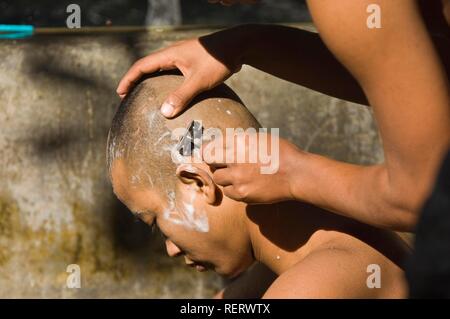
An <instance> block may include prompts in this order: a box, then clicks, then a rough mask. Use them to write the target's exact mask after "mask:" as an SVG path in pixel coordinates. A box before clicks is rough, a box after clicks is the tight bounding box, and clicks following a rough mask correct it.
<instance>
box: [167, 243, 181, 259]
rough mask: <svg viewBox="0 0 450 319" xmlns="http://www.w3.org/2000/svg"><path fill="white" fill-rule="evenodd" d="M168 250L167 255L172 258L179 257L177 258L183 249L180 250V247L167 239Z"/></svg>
mask: <svg viewBox="0 0 450 319" xmlns="http://www.w3.org/2000/svg"><path fill="white" fill-rule="evenodd" d="M166 250H167V254H168V255H169V256H170V257H177V256H179V255H181V249H180V248H178V246H177V245H175V244H174V243H173V242H172V241H170V240H169V239H166Z"/></svg>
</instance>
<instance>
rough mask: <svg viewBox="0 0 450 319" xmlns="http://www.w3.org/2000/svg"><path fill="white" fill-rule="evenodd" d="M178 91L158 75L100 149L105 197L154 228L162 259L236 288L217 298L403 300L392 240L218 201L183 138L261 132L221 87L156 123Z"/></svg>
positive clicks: (313, 214) (397, 245) (295, 212)
mask: <svg viewBox="0 0 450 319" xmlns="http://www.w3.org/2000/svg"><path fill="white" fill-rule="evenodd" d="M183 81H184V78H183V76H180V75H173V74H161V75H158V76H152V77H149V78H147V79H145V80H144V81H142V82H141V83H140V84H138V85H137V86H135V87H134V89H133V90H132V91H131V93H130V94H128V95H127V97H126V98H125V99H124V100H123V101H122V103H121V105H120V106H119V109H118V111H117V113H116V115H115V116H114V119H113V122H112V126H111V129H110V131H109V135H108V143H107V162H108V171H109V176H110V180H111V183H112V186H113V190H114V193H115V194H116V196H117V197H118V198H119V199H120V200H121V201H122V202H123V203H124V204H125V205H126V206H127V207H128V208H129V209H130V210H131V211H132V212H133V213H134V214H135V215H136V216H138V217H139V218H140V219H141V220H142V221H144V222H145V223H146V224H148V225H149V226H157V227H158V228H159V230H160V231H161V232H162V233H163V234H164V236H165V238H166V240H165V244H166V249H167V253H168V255H169V256H172V257H177V256H180V257H182V258H184V260H185V262H186V264H187V265H188V266H191V267H194V268H196V269H197V270H198V271H205V270H208V269H209V270H213V271H215V272H217V273H218V274H220V275H223V276H226V277H230V278H235V280H234V281H233V282H232V283H231V284H230V286H229V287H228V288H225V290H223V291H221V292H220V293H219V294H218V296H217V297H223V298H227V297H233V298H245V297H251V298H255V297H263V298H401V297H404V296H405V294H406V291H405V285H404V278H403V269H402V267H403V261H404V259H405V257H406V256H407V255H408V252H409V248H408V246H407V245H406V244H405V243H404V242H403V241H402V240H401V239H400V238H399V237H398V236H397V235H396V234H395V233H393V232H391V231H388V230H383V229H379V228H375V227H373V226H370V225H366V224H362V223H361V222H358V221H356V220H354V219H350V218H347V217H344V216H340V215H337V214H334V213H331V212H329V211H327V210H324V209H321V208H319V207H316V206H312V205H310V204H307V203H301V202H298V201H289V200H287V201H282V202H276V203H270V204H264V205H256V204H253V205H249V204H246V203H244V202H242V201H237V200H234V199H232V198H230V197H228V196H226V194H225V193H224V187H223V186H221V185H219V184H217V183H216V182H215V181H214V174H215V172H216V171H217V169H216V168H215V167H214V166H211V165H208V164H207V163H205V162H204V161H203V160H202V158H203V157H202V156H200V157H196V153H195V152H193V151H191V152H183V151H182V147H180V145H181V146H183V141H184V139H185V138H186V133H185V132H186V130H184V132H183V129H189V128H193V127H194V128H196V129H199V128H200V126H195V125H194V126H193V125H192V123H201V129H202V130H203V131H204V132H206V131H207V130H209V129H211V128H213V129H215V130H218V131H221V132H224V131H225V130H226V128H242V129H244V130H245V129H248V128H255V129H257V128H259V127H260V125H259V124H258V122H257V120H256V119H255V118H254V117H253V116H252V114H251V113H250V112H249V111H248V110H247V109H246V107H245V106H244V105H243V103H242V102H241V101H240V99H239V98H238V97H237V95H236V94H235V93H234V92H233V91H232V90H231V89H230V88H228V87H227V86H226V85H224V84H221V85H219V86H217V87H216V88H214V89H212V90H210V91H208V92H204V93H202V94H200V95H199V96H198V97H197V98H196V99H195V100H193V101H192V103H191V104H190V106H189V108H187V109H185V110H184V112H182V113H181V114H180V115H179V116H178V117H176V118H174V119H170V120H169V119H167V118H165V117H164V116H163V115H162V114H161V112H160V111H159V108H160V105H161V103H162V102H163V101H164V99H165V98H166V97H167V95H168V94H169V93H170V92H172V91H173V90H175V89H176V88H177V87H179V86H180V85H182V83H183ZM187 131H189V130H187ZM202 138H203V137H202ZM180 143H181V144H180ZM282 143H286V144H285V145H283V147H284V148H285V149H291V150H292V151H295V150H296V146H294V145H292V144H290V143H288V142H286V141H282ZM194 146H195V145H194ZM194 150H195V147H194ZM200 154H202V152H200ZM194 157H195V158H194ZM280 161H283V158H281V159H280ZM249 165H250V164H249ZM268 176H270V175H268ZM268 184H269V185H268V187H269V188H270V189H272V190H274V189H276V187H277V185H276V182H268Z"/></svg>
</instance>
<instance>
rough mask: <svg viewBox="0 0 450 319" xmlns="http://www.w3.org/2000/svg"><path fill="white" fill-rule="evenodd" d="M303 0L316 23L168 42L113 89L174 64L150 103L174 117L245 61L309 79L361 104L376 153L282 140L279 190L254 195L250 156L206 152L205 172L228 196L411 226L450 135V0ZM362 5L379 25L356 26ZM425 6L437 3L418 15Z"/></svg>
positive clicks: (259, 180) (258, 179)
mask: <svg viewBox="0 0 450 319" xmlns="http://www.w3.org/2000/svg"><path fill="white" fill-rule="evenodd" d="M215 2H217V1H215ZM219 2H222V3H224V4H232V3H234V2H237V1H226V0H224V1H219ZM307 3H308V7H309V10H310V13H311V16H312V18H313V21H314V24H315V26H316V28H317V30H318V32H319V33H318V34H317V33H312V32H308V31H305V30H300V29H296V28H290V27H283V26H275V25H250V26H242V27H239V26H238V27H235V28H231V29H227V30H222V31H219V32H216V33H213V34H210V35H207V36H203V37H200V38H198V39H190V40H185V41H181V42H177V43H174V44H172V45H170V46H169V47H167V48H163V49H160V50H158V51H156V52H153V53H152V54H150V55H148V56H146V57H144V58H142V59H140V60H138V61H137V62H136V63H135V64H134V65H133V66H132V67H131V68H130V69H129V71H128V72H127V73H126V74H125V75H124V77H123V78H122V80H121V81H120V83H119V86H118V88H117V93H118V94H119V96H121V97H124V96H125V95H126V94H127V93H128V92H129V90H130V89H131V88H132V87H133V85H134V83H135V82H136V81H137V80H138V79H139V78H140V77H141V76H142V75H144V74H147V73H152V72H155V71H158V70H160V69H175V68H177V69H179V70H180V71H181V72H182V73H183V75H184V77H185V81H184V82H183V83H182V85H180V86H179V87H178V88H177V89H175V90H173V91H172V92H170V94H168V95H167V97H166V99H165V102H164V103H162V106H161V112H162V113H163V114H164V115H165V116H166V117H168V118H174V117H177V116H178V115H179V114H180V112H182V110H183V109H184V108H185V107H186V105H187V104H188V103H189V101H191V100H192V98H193V97H194V96H196V95H198V94H199V93H200V92H203V91H205V90H208V89H210V88H212V87H215V86H217V85H219V84H220V83H222V82H223V81H225V80H226V79H228V78H229V77H230V76H232V75H233V74H234V73H236V72H238V71H239V70H240V68H241V66H242V65H244V64H247V65H251V66H253V67H255V68H257V69H259V70H262V71H264V72H267V73H269V74H272V75H274V76H277V77H279V78H282V79H284V80H287V81H290V82H293V83H297V84H299V85H302V86H304V87H307V88H310V89H312V90H315V91H318V92H321V93H324V94H327V95H331V96H334V97H337V98H340V99H344V100H348V101H352V102H357V103H361V104H365V105H369V106H371V107H372V109H373V112H374V117H375V120H376V122H377V125H378V128H379V131H380V136H381V139H382V141H383V150H384V157H385V161H384V162H383V163H379V164H376V165H367V166H362V165H354V164H348V163H344V162H340V161H336V160H333V159H330V158H327V157H324V156H320V155H316V154H311V153H306V152H304V151H302V150H298V151H297V152H291V149H290V148H286V149H281V150H280V151H281V152H286V155H288V156H289V157H291V159H290V160H287V161H285V163H295V165H294V166H289V164H286V166H285V167H281V168H280V170H281V171H288V174H287V176H289V177H290V179H289V180H287V181H286V185H288V186H286V185H284V187H279V189H280V190H282V189H284V190H289V192H286V193H284V194H281V195H280V194H276V196H273V194H272V193H271V192H265V193H264V194H262V193H261V192H260V190H265V189H270V188H271V187H272V184H271V181H270V179H267V178H266V176H263V175H261V174H257V173H255V172H258V171H259V170H258V167H257V166H258V163H256V164H254V166H255V167H254V168H253V169H248V166H245V165H242V164H229V163H210V164H213V165H215V166H220V168H219V170H222V173H216V175H217V176H219V178H218V179H217V180H216V182H217V184H219V185H222V186H226V187H227V189H226V191H225V193H226V194H227V195H228V196H230V197H232V198H234V199H236V200H241V201H244V202H249V203H251V202H253V201H254V200H255V199H256V200H257V201H258V202H267V203H269V202H273V201H276V200H279V199H280V198H290V199H293V200H299V201H302V202H308V203H311V204H314V205H316V206H320V207H323V208H326V209H327V210H330V211H333V212H335V213H337V214H340V215H343V216H346V217H349V218H353V219H356V220H358V221H361V222H364V223H368V224H371V225H374V226H377V227H383V228H387V229H392V230H400V231H413V230H414V228H415V224H416V221H417V217H418V215H419V212H420V209H421V207H422V204H423V202H424V200H425V199H426V198H427V196H428V194H429V192H430V189H431V187H432V185H433V182H434V180H435V175H436V173H437V169H438V167H439V165H440V162H441V160H442V157H443V154H445V152H446V151H447V149H448V147H449V143H450V107H449V105H450V97H449V86H448V74H449V72H450V60H449V59H448V56H450V45H449V44H450V40H449V39H450V35H449V29H448V21H450V14H449V12H450V1H449V0H442V1H438V0H426V1H419V2H417V1H412V0H398V1H397V0H396V1H392V0H377V1H372V0H342V1H336V0H309V1H307ZM418 3H419V4H420V6H419V5H418ZM369 4H378V5H379V6H380V8H381V14H382V18H381V19H382V28H380V29H375V30H371V29H369V28H367V26H366V19H367V17H368V13H367V11H366V9H367V7H368V5H369ZM439 6H441V9H439ZM433 7H436V8H438V9H439V10H440V11H441V12H437V14H438V15H434V16H433V15H431V16H427V15H426V14H424V13H427V12H429V11H430V10H431V9H432V8H433ZM443 13H444V17H442V14H443ZM439 14H440V16H441V19H440V20H439V19H438V18H436V17H437V16H439ZM422 16H424V17H425V18H426V20H425V21H424V19H423V18H422ZM445 19H446V20H447V22H446V21H445ZM425 23H427V24H425ZM276 107H280V109H281V107H282V106H276ZM276 112H278V111H276ZM218 164H223V165H218Z"/></svg>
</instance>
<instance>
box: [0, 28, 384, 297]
mask: <svg viewBox="0 0 450 319" xmlns="http://www.w3.org/2000/svg"><path fill="white" fill-rule="evenodd" d="M208 31H209V30H203V29H201V30H200V29H197V30H188V29H185V30H178V31H176V30H173V31H161V30H159V31H158V30H154V31H152V32H149V33H135V34H127V35H123V34H122V35H80V36H36V37H34V38H32V39H29V40H22V41H3V42H0V56H1V57H2V59H0V71H1V72H0V297H205V296H206V297H208V296H210V294H211V293H212V292H213V291H214V290H215V289H217V287H218V286H219V285H220V280H218V278H217V277H216V276H215V275H214V274H199V273H195V272H194V271H192V270H191V269H186V267H184V266H183V265H182V262H181V260H180V261H173V260H170V259H169V258H168V257H167V256H166V255H165V250H164V247H163V245H162V241H161V238H159V236H157V235H155V234H151V232H150V231H149V229H148V227H147V226H145V225H144V224H142V223H141V222H139V221H136V220H135V219H134V218H133V217H132V216H131V214H129V213H128V212H127V210H126V208H124V207H123V205H121V204H120V203H119V202H118V201H117V200H116V199H115V198H114V196H113V195H112V192H111V189H110V185H109V184H108V181H107V179H106V172H105V142H106V136H107V130H108V126H109V124H110V121H111V119H112V116H113V114H114V110H115V108H116V107H117V105H118V102H119V100H118V98H117V97H116V94H115V87H116V85H117V83H118V81H119V79H120V77H121V75H122V74H123V73H124V72H125V71H126V70H127V68H128V67H129V66H130V64H131V63H132V62H133V61H134V60H136V59H137V58H138V57H140V56H143V55H145V54H146V53H148V52H150V51H151V50H154V49H157V48H160V47H161V46H165V45H167V44H169V43H170V42H172V41H174V40H178V39H182V38H186V37H192V36H198V35H200V34H203V33H206V32H208ZM299 72H301V70H299ZM228 83H229V84H230V85H231V87H233V88H234V89H235V90H236V92H237V93H238V94H239V95H240V96H241V98H242V99H243V101H244V102H245V103H246V104H247V106H248V107H249V108H250V109H251V110H252V111H253V112H254V114H255V116H256V117H257V119H258V120H259V121H260V122H261V123H262V124H263V126H266V127H279V128H280V132H281V135H282V136H284V137H287V138H289V139H291V140H292V141H294V142H295V143H297V144H298V145H299V146H301V147H303V148H305V149H307V150H309V151H312V152H318V153H321V154H326V155H329V156H331V157H334V158H336V159H339V160H344V161H348V162H353V163H374V162H378V161H380V160H382V156H383V155H382V151H381V148H380V144H379V139H378V135H377V133H376V128H375V125H374V122H373V119H372V115H371V113H370V111H369V110H368V109H367V108H365V107H362V106H358V105H353V104H349V103H345V102H343V101H340V100H337V99H332V98H329V97H326V96H323V95H320V94H316V93H313V92H311V91H309V90H307V89H304V88H301V87H298V86H296V85H293V84H290V83H287V82H285V81H282V80H279V79H276V78H274V77H271V76H269V75H266V74H263V73H261V72H259V71H257V70H254V69H252V68H250V67H244V68H243V70H242V71H241V72H240V73H239V74H238V75H236V76H234V77H232V78H231V79H230V80H229V81H228ZM72 263H76V264H79V265H80V266H81V272H82V288H81V289H68V288H67V287H66V278H67V273H66V272H65V271H66V267H67V265H68V264H72Z"/></svg>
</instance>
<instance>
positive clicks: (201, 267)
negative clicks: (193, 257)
mask: <svg viewBox="0 0 450 319" xmlns="http://www.w3.org/2000/svg"><path fill="white" fill-rule="evenodd" d="M186 265H187V266H189V267H192V268H195V269H196V270H197V271H199V272H204V271H206V270H208V268H207V267H206V266H205V265H202V264H200V263H197V262H192V261H191V262H186Z"/></svg>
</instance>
